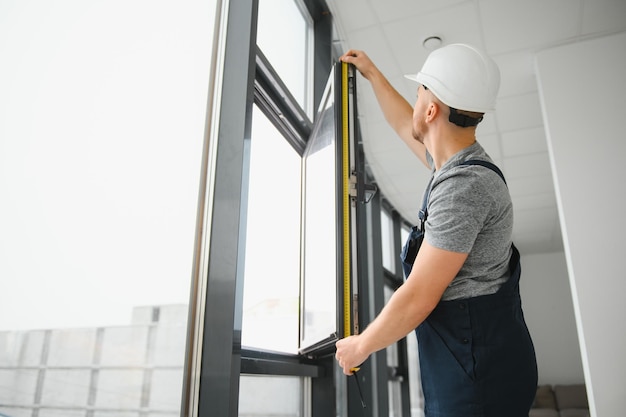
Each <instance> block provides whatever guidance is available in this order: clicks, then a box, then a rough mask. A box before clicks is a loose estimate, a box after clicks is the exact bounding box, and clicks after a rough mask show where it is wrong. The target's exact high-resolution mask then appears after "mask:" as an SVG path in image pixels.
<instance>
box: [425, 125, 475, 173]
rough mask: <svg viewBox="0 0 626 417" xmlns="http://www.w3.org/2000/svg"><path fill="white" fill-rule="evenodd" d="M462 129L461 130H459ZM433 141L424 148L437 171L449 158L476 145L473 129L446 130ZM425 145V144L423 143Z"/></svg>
mask: <svg viewBox="0 0 626 417" xmlns="http://www.w3.org/2000/svg"><path fill="white" fill-rule="evenodd" d="M460 129H463V130H460ZM446 130H448V131H447V132H442V134H441V135H438V137H437V138H436V139H434V140H429V141H428V142H427V146H426V148H427V149H428V152H429V153H430V155H431V156H432V157H433V161H434V164H435V169H436V170H439V169H440V168H441V167H442V166H443V165H444V164H445V163H446V162H447V161H448V160H449V159H450V158H452V157H453V156H454V155H456V154H457V153H458V152H459V151H461V150H463V149H465V148H468V147H470V146H472V145H473V144H474V143H476V129H475V128H456V127H454V128H452V129H446ZM425 144H426V143H425Z"/></svg>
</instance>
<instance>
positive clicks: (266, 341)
mask: <svg viewBox="0 0 626 417" xmlns="http://www.w3.org/2000/svg"><path fill="white" fill-rule="evenodd" d="M300 167H301V158H300V155H299V154H298V153H297V152H296V151H295V150H294V149H293V147H292V146H291V145H290V144H289V143H288V142H287V141H286V140H285V138H284V137H283V136H282V135H281V134H280V133H279V132H278V130H276V128H275V127H274V125H272V123H271V122H270V121H269V120H268V119H267V118H266V117H265V115H264V114H263V113H262V112H261V111H260V110H259V109H258V108H257V107H256V106H254V111H253V116H252V140H251V146H250V183H249V191H248V212H247V232H246V252H245V259H246V262H245V278H244V306H243V309H244V313H243V323H242V344H243V345H245V346H249V347H255V348H262V349H269V350H274V351H281V352H289V353H296V352H297V350H298V322H299V318H298V297H299V294H300V278H299V277H300V198H301V197H300V188H301V175H300V171H301V168H300Z"/></svg>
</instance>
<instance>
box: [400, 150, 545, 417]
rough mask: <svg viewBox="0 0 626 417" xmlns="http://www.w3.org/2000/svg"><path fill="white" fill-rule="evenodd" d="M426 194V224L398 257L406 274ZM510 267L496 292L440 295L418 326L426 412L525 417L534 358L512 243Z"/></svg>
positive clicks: (451, 416)
mask: <svg viewBox="0 0 626 417" xmlns="http://www.w3.org/2000/svg"><path fill="white" fill-rule="evenodd" d="M464 164H465V165H483V166H485V167H487V168H490V169H492V170H494V171H495V172H496V173H498V175H500V177H501V178H502V179H503V180H504V176H503V175H502V173H501V172H500V170H499V169H498V168H497V167H496V166H495V165H493V164H491V163H489V162H485V161H466V162H464ZM431 181H432V179H431ZM505 183H506V181H505ZM428 188H430V185H429V187H428ZM427 200H428V193H427V194H426V195H425V198H424V202H423V205H422V210H421V211H420V220H421V229H417V227H414V228H413V230H412V231H411V234H410V235H409V238H408V240H407V244H406V245H405V247H404V248H403V252H402V255H401V259H402V263H403V268H404V271H405V276H407V277H408V275H409V273H410V271H411V268H412V266H413V261H414V259H415V256H416V255H417V252H418V251H419V247H420V246H421V243H422V240H423V237H424V236H423V234H422V231H423V230H424V223H425V220H426V216H427ZM509 271H510V277H509V279H508V280H507V281H506V282H505V283H504V284H503V285H502V286H501V287H500V289H499V290H498V292H496V293H495V294H490V295H483V296H479V297H473V298H467V299H461V300H452V301H440V302H439V304H438V305H437V307H436V308H435V309H434V310H433V311H432V313H431V314H430V315H429V316H428V317H427V318H426V320H425V321H424V322H423V323H422V324H421V325H420V326H419V327H418V328H417V329H416V330H415V333H416V334H417V340H418V348H419V357H420V372H421V378H422V390H423V392H424V412H425V415H426V417H528V412H529V410H530V407H531V405H532V402H533V400H534V398H535V393H536V389H537V362H536V358H535V350H534V347H533V343H532V339H531V337H530V334H529V332H528V328H527V327H526V322H525V321H524V315H523V313H522V305H521V299H520V294H519V280H520V276H521V266H520V255H519V252H518V250H517V248H516V247H515V246H514V245H512V246H511V258H510V261H509Z"/></svg>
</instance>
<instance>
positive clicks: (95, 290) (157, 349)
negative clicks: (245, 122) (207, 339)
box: [0, 0, 216, 417]
mask: <svg viewBox="0 0 626 417" xmlns="http://www.w3.org/2000/svg"><path fill="white" fill-rule="evenodd" d="M215 7H216V5H215V1H208V2H207V1H200V0H198V1H193V0H192V1H189V2H184V3H181V4H177V5H176V7H171V3H167V2H154V1H148V0H135V1H132V2H121V1H112V2H82V1H70V0H58V1H55V2H49V1H45V0H39V1H37V0H35V1H29V2H23V1H20V0H3V1H2V2H1V3H0V56H2V64H1V65H0V91H1V92H2V93H0V195H1V196H2V197H1V198H2V204H0V277H1V279H0V414H3V415H4V414H7V415H11V416H31V415H39V416H40V417H43V416H53V415H55V416H74V415H77V416H78V415H80V416H85V415H91V414H93V415H95V416H104V415H116V416H139V415H140V414H141V415H143V414H145V415H148V414H150V415H153V413H154V414H158V415H160V416H178V415H179V414H180V402H181V392H182V378H183V362H184V355H185V341H186V322H187V314H188V313H187V312H188V307H187V302H188V299H189V290H190V278H191V272H192V266H193V247H194V240H195V219H196V210H197V196H198V187H199V178H200V164H201V155H202V145H203V138H204V126H205V117H206V103H207V91H208V81H209V77H208V69H209V68H210V62H209V61H210V57H211V52H210V50H211V45H212V44H213V42H212V41H211V37H212V33H213V25H211V24H207V21H209V22H210V21H212V20H213V18H212V16H213V15H214V13H215V10H214V9H215ZM107 413H108V414H107Z"/></svg>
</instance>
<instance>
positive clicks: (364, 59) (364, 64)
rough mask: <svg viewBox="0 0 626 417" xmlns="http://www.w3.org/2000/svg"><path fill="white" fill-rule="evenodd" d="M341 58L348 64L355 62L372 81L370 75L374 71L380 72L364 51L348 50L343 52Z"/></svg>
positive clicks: (360, 70)
mask: <svg viewBox="0 0 626 417" xmlns="http://www.w3.org/2000/svg"><path fill="white" fill-rule="evenodd" d="M339 60H340V61H342V62H345V63H348V64H353V65H354V66H355V67H356V69H358V70H359V72H360V73H361V75H363V77H365V78H366V79H368V80H370V81H372V80H371V78H370V77H371V76H372V75H373V74H374V73H377V72H380V71H379V70H378V68H377V67H376V65H374V63H373V62H372V60H371V59H370V57H368V56H367V55H366V54H365V52H363V51H357V50H356V49H350V50H349V51H348V52H346V53H345V54H343V55H342V56H341V57H340V58H339Z"/></svg>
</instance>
